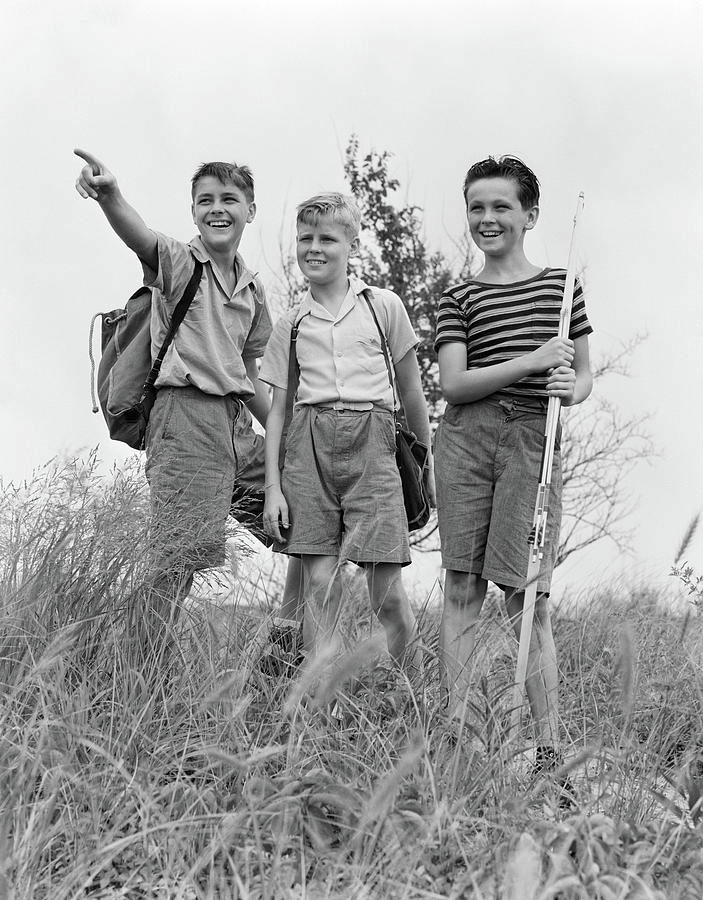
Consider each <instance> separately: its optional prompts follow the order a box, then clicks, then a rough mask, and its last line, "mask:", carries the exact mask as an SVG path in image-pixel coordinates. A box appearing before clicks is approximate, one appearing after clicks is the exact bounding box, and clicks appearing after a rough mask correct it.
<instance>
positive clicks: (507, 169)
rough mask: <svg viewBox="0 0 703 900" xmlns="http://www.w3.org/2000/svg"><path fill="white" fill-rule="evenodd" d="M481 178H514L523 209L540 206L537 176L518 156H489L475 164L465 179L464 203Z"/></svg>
mask: <svg viewBox="0 0 703 900" xmlns="http://www.w3.org/2000/svg"><path fill="white" fill-rule="evenodd" d="M481 178H512V180H513V181H514V182H515V183H516V184H517V196H518V200H519V201H520V203H521V205H522V208H523V209H531V208H532V207H533V206H539V181H538V180H537V176H536V175H535V173H534V172H533V171H532V169H530V167H529V166H526V165H525V163H524V162H523V161H522V160H521V159H518V158H517V156H501V157H499V158H498V159H496V158H495V157H493V156H489V157H488V159H482V160H481V161H480V162H477V163H474V164H473V165H472V166H471V168H470V169H469V171H468V172H467V173H466V178H464V203H466V192H467V191H468V189H469V187H470V186H471V185H472V184H473V183H474V181H478V180H479V179H481Z"/></svg>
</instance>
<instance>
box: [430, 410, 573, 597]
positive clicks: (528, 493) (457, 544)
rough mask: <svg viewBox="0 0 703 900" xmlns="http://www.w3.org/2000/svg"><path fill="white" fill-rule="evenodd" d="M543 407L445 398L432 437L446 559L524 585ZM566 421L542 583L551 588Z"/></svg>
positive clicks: (460, 568) (461, 568) (541, 587)
mask: <svg viewBox="0 0 703 900" xmlns="http://www.w3.org/2000/svg"><path fill="white" fill-rule="evenodd" d="M545 423H546V403H545V404H544V408H543V409H541V408H529V407H526V406H524V405H523V404H520V403H518V402H517V401H512V400H493V399H486V400H479V401H477V402H476V403H464V404H460V405H456V406H454V405H452V404H450V405H448V406H447V409H446V411H445V413H444V416H443V418H442V421H441V422H440V424H439V427H438V429H437V434H436V436H435V454H434V462H435V478H436V482H437V517H438V520H439V534H440V538H441V542H442V565H443V566H444V568H445V569H451V570H453V571H456V572H471V573H473V574H475V575H480V576H481V577H482V578H485V579H486V580H487V581H492V582H493V583H494V584H498V585H503V586H506V587H513V588H518V589H522V588H524V587H525V581H526V576H527V566H528V562H529V548H530V542H529V537H530V533H531V531H532V523H533V519H534V512H535V502H536V500H537V488H538V486H539V479H540V475H541V471H540V470H541V464H542V448H543V445H544V431H545ZM560 435H561V428H559V429H558V431H557V442H556V448H555V452H554V465H553V469H552V481H551V488H550V492H549V500H548V513H547V528H546V540H545V547H544V557H543V559H542V564H541V566H540V573H539V578H538V580H537V589H538V591H540V592H542V593H547V592H548V591H549V587H550V584H551V579H552V572H553V569H554V561H555V559H556V553H557V546H558V542H559V526H560V524H561V453H560Z"/></svg>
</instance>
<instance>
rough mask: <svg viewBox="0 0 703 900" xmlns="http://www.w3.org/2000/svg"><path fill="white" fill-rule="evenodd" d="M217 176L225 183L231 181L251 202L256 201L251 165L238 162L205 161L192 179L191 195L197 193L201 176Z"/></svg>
mask: <svg viewBox="0 0 703 900" xmlns="http://www.w3.org/2000/svg"><path fill="white" fill-rule="evenodd" d="M209 176H210V177H212V178H217V180H218V181H220V182H222V184H225V183H226V182H227V181H231V182H232V183H233V184H235V185H236V186H237V187H238V188H239V190H240V191H241V192H242V193H243V194H244V196H245V197H246V198H247V200H248V201H249V203H253V202H254V176H253V175H252V174H251V169H250V168H249V166H238V165H237V163H226V162H208V163H203V164H202V165H201V166H200V168H199V169H198V171H197V172H196V173H195V175H193V177H192V178H191V180H190V189H191V196H194V195H195V186H196V185H197V183H198V182H199V181H200V179H201V178H207V177H209Z"/></svg>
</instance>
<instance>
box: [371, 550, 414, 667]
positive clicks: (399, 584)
mask: <svg viewBox="0 0 703 900" xmlns="http://www.w3.org/2000/svg"><path fill="white" fill-rule="evenodd" d="M366 581H367V583H368V586H369V597H370V598H371V607H372V609H373V611H374V612H375V613H376V615H377V616H378V619H379V621H380V623H381V624H382V625H383V628H384V629H385V632H386V642H387V644H388V652H389V653H390V655H391V657H392V659H393V661H394V662H395V664H396V665H397V666H399V667H400V668H401V669H403V670H404V671H405V673H406V674H407V676H408V678H409V679H410V681H411V682H412V683H413V684H414V683H416V682H417V680H418V678H419V676H420V671H421V661H420V651H419V648H418V647H417V645H415V646H413V643H414V639H415V637H416V636H417V623H416V621H415V615H414V613H413V611H412V609H411V608H410V602H409V600H408V595H407V594H406V593H405V587H404V586H403V578H402V575H401V567H400V565H398V564H397V563H377V564H376V565H369V566H367V567H366Z"/></svg>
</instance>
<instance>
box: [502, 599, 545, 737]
mask: <svg viewBox="0 0 703 900" xmlns="http://www.w3.org/2000/svg"><path fill="white" fill-rule="evenodd" d="M501 590H502V591H504V592H505V603H506V606H507V610H508V615H509V616H510V621H511V623H512V626H513V629H514V630H515V634H516V635H517V638H518V640H520V626H521V623H522V609H523V604H524V600H525V594H524V592H522V591H516V590H515V588H510V587H503V586H501ZM525 684H526V688H527V698H528V700H529V701H530V709H531V710H532V718H533V720H534V723H535V735H536V738H537V743H538V744H539V745H542V746H548V747H554V748H556V747H558V745H559V673H558V670H557V652H556V647H555V646H554V635H553V634H552V622H551V618H550V616H549V603H548V598H547V597H546V596H545V595H544V594H539V595H538V596H537V601H536V603H535V618H534V624H533V628H532V639H531V640H530V652H529V655H528V657H527V678H526V682H525Z"/></svg>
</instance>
